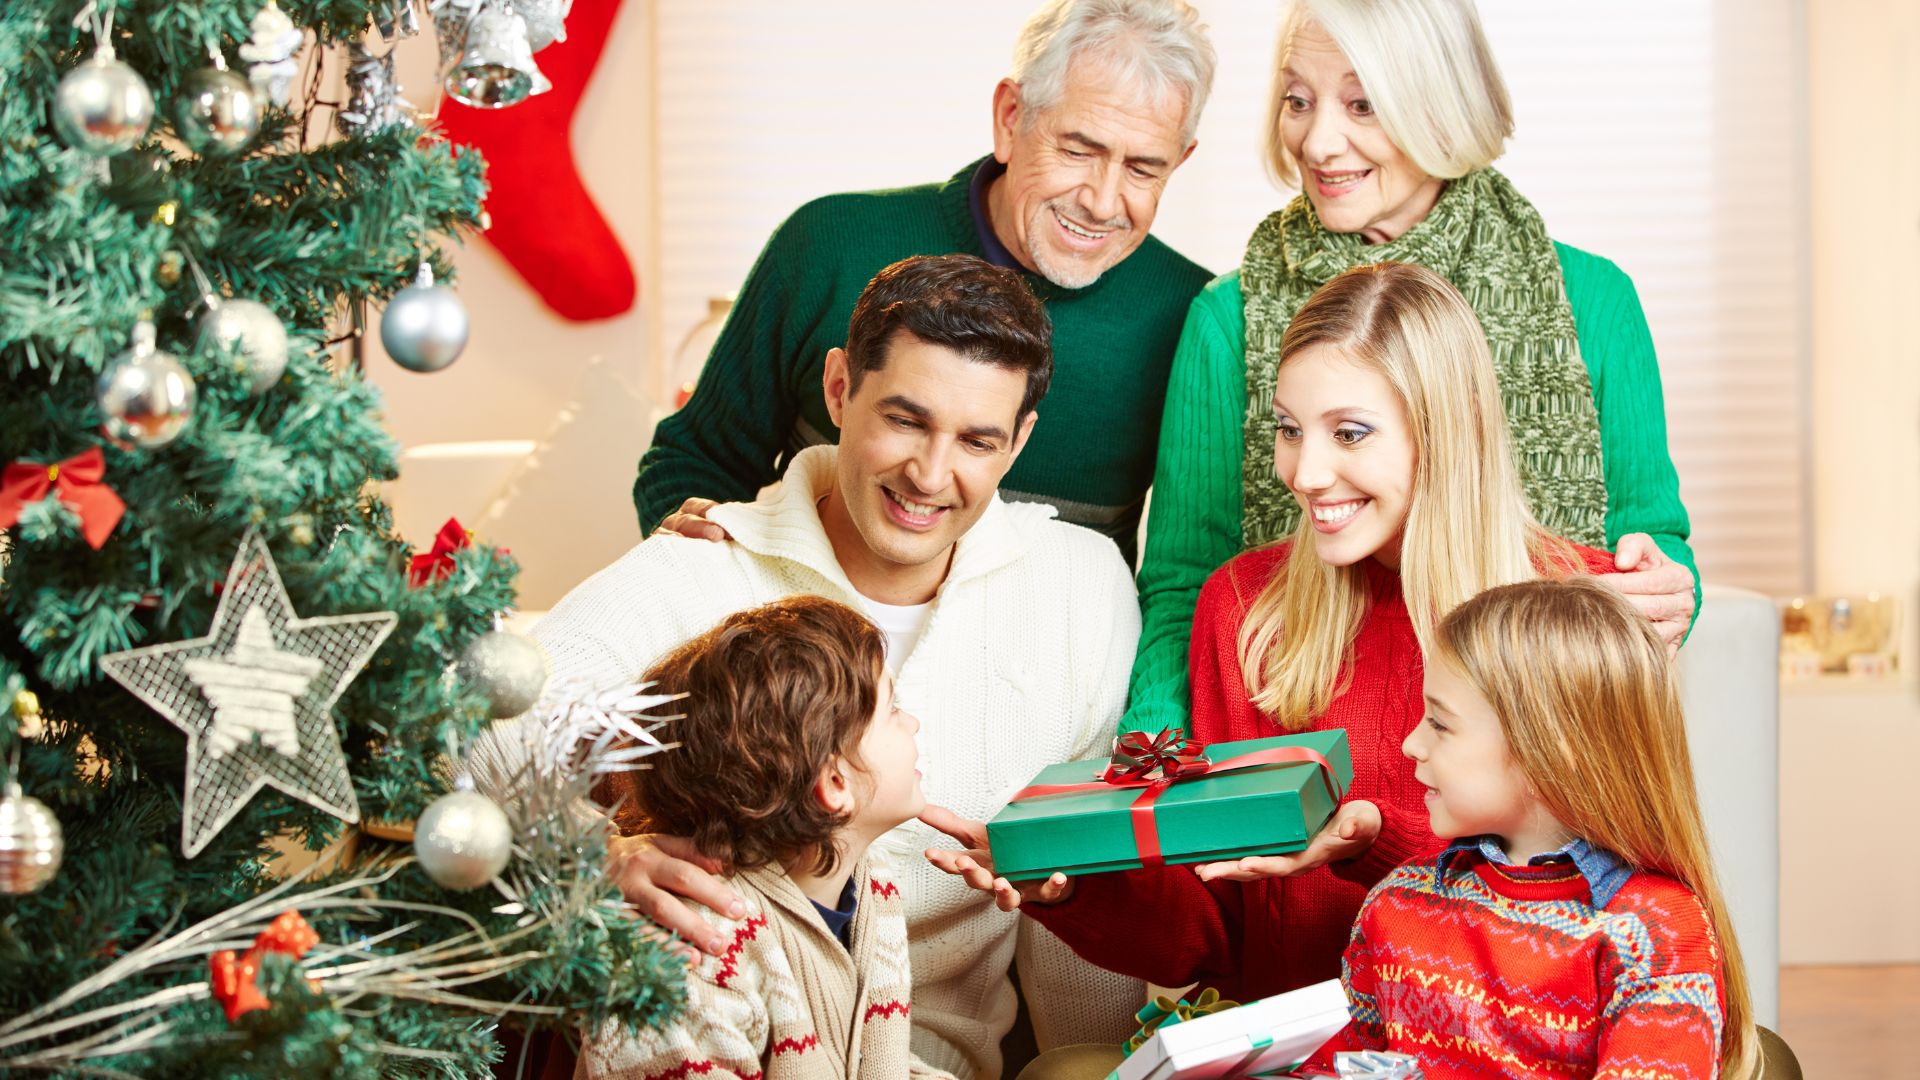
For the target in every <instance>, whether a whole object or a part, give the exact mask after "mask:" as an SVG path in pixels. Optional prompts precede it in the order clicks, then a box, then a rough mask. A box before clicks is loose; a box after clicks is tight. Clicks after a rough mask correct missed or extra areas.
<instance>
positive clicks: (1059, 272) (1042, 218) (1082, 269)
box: [1027, 199, 1133, 289]
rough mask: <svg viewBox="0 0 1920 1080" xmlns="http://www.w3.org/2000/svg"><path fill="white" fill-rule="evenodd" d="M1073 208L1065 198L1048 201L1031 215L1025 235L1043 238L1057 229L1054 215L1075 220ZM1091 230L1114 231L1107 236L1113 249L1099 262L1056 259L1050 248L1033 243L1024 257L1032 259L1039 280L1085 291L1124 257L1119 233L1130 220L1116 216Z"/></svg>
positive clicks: (1121, 238)
mask: <svg viewBox="0 0 1920 1080" xmlns="http://www.w3.org/2000/svg"><path fill="white" fill-rule="evenodd" d="M1072 209H1073V208H1072V204H1071V203H1069V202H1068V201H1066V200H1064V199H1050V200H1048V201H1047V202H1044V203H1041V204H1040V207H1039V209H1037V210H1035V211H1034V212H1033V217H1032V218H1031V219H1030V220H1028V222H1027V235H1028V236H1030V237H1040V236H1045V235H1047V232H1048V231H1049V230H1052V229H1056V228H1058V227H1059V226H1058V225H1057V224H1056V223H1055V220H1054V219H1055V216H1056V214H1058V216H1059V217H1061V218H1065V219H1066V220H1068V221H1072V220H1074V215H1073V212H1072ZM1093 227H1094V228H1096V229H1111V230H1113V232H1112V235H1110V236H1108V237H1107V242H1108V243H1109V244H1110V245H1112V246H1111V248H1110V249H1108V250H1107V251H1106V252H1105V253H1104V254H1103V255H1102V256H1101V257H1100V258H1099V261H1097V262H1096V261H1094V260H1093V259H1091V258H1072V257H1068V258H1064V259H1060V258H1055V256H1054V252H1053V249H1052V248H1051V247H1050V246H1049V245H1047V244H1043V243H1032V244H1029V245H1028V250H1027V254H1028V255H1029V256H1030V257H1031V258H1032V259H1033V268H1034V269H1035V270H1037V271H1039V273H1040V276H1041V277H1043V278H1046V279H1047V280H1048V281H1051V282H1053V283H1054V284H1055V285H1058V286H1060V287H1061V288H1063V289H1084V288H1086V287H1087V286H1089V285H1091V284H1093V283H1094V282H1096V281H1099V280H1100V275H1101V274H1104V273H1106V272H1107V271H1109V270H1111V269H1113V268H1114V267H1115V266H1116V265H1118V264H1119V262H1120V260H1121V259H1123V258H1125V257H1126V255H1127V251H1128V247H1127V245H1126V243H1125V242H1124V237H1123V236H1122V234H1123V233H1126V232H1129V231H1131V230H1132V229H1133V219H1132V218H1130V217H1128V216H1127V215H1125V214H1121V215H1120V216H1118V217H1114V218H1110V219H1108V220H1106V221H1102V222H1097V223H1094V226H1093Z"/></svg>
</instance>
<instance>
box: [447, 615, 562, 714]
mask: <svg viewBox="0 0 1920 1080" xmlns="http://www.w3.org/2000/svg"><path fill="white" fill-rule="evenodd" d="M453 673H454V677H455V678H457V679H459V680H460V682H461V683H462V684H464V685H466V686H470V687H472V688H474V689H475V690H478V691H480V692H481V693H483V694H485V695H486V696H487V715H488V716H491V717H492V718H493V719H495V720H505V719H506V718H507V717H509V716H519V715H520V714H521V713H523V712H526V711H527V710H528V709H531V708H533V703H534V702H536V701H538V700H540V691H542V690H545V689H546V688H547V654H546V651H545V650H543V649H541V648H540V646H539V645H537V644H535V643H534V640H533V639H532V638H529V637H522V636H521V635H519V634H515V633H512V632H510V631H507V630H491V631H488V632H487V633H484V634H481V635H480V636H479V637H477V638H474V639H473V640H472V641H470V642H468V643H467V647H466V648H464V649H462V650H460V659H459V660H457V661H455V662H454V665H453Z"/></svg>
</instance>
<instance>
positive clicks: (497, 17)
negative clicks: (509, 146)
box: [442, 5, 553, 109]
mask: <svg viewBox="0 0 1920 1080" xmlns="http://www.w3.org/2000/svg"><path fill="white" fill-rule="evenodd" d="M442 82H443V84H444V85H445V87H446V90H447V96H449V97H451V98H453V100H455V101H457V102H459V103H460V104H462V105H469V106H472V107H473V108H476V109H504V108H506V107H508V106H509V105H518V104H520V103H521V102H523V101H525V100H527V99H528V98H530V97H532V96H533V95H535V94H539V93H543V92H545V91H547V90H551V89H553V84H552V83H550V82H548V81H547V77H546V76H545V75H543V74H541V72H540V69H539V67H537V66H536V65H535V64H534V62H533V45H532V43H531V42H530V41H529V40H528V36H527V21H526V20H525V19H523V18H521V17H520V16H518V15H516V14H514V13H513V12H512V11H510V10H507V9H505V8H502V7H497V6H493V5H486V6H483V7H481V8H480V9H479V10H478V11H477V12H475V13H474V15H473V18H471V19H469V20H468V21H467V34H466V43H465V45H464V46H462V48H461V50H460V55H459V58H458V59H456V60H455V61H454V62H453V66H452V67H450V68H448V69H447V77H446V78H445V79H444V80H442Z"/></svg>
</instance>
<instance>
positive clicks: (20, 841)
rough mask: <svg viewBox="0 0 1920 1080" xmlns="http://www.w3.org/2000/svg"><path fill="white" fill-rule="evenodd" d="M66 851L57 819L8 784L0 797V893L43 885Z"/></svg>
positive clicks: (17, 893)
mask: <svg viewBox="0 0 1920 1080" xmlns="http://www.w3.org/2000/svg"><path fill="white" fill-rule="evenodd" d="M65 850H66V844H65V841H63V840H62V839H61V837H60V819H59V818H56V817H54V816H53V811H51V810H49V809H47V804H46V803H43V802H41V801H40V800H39V799H36V798H34V797H33V796H31V795H27V794H23V793H22V792H21V790H20V785H19V784H16V783H8V784H7V786H6V793H5V795H4V796H3V797H0V893H4V894H6V895H8V896H22V895H25V894H26V893H30V892H33V891H34V890H36V889H38V888H40V886H42V885H45V884H46V883H47V882H48V881H51V880H52V879H53V875H54V874H56V873H58V872H59V870H60V857H61V855H62V854H63V853H64V852H65Z"/></svg>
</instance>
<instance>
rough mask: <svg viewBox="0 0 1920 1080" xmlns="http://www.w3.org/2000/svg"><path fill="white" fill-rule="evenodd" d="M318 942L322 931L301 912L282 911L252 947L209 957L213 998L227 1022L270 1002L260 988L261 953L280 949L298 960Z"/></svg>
mask: <svg viewBox="0 0 1920 1080" xmlns="http://www.w3.org/2000/svg"><path fill="white" fill-rule="evenodd" d="M318 944H320V935H319V934H316V933H314V932H313V927H311V926H309V925H307V920H305V919H303V918H301V917H300V913H299V912H297V911H283V912H281V913H280V914H279V915H278V916H277V917H275V918H274V920H273V922H271V923H269V924H267V928H266V929H265V930H262V931H260V934H259V936H258V937H255V938H254V939H253V948H251V949H248V950H247V951H246V954H245V955H243V956H241V955H235V953H234V951H233V950H232V949H222V950H220V951H219V952H217V953H214V954H213V955H212V956H211V957H209V958H208V960H207V967H208V969H209V976H210V977H209V979H208V982H209V983H210V985H211V986H212V988H213V1000H215V1001H217V1002H219V1003H220V1007H221V1008H223V1009H225V1010H226V1013H227V1023H229V1024H231V1023H233V1022H234V1021H235V1020H238V1019H239V1018H240V1017H242V1016H244V1015H246V1014H247V1013H250V1012H252V1011H253V1010H255V1009H264V1008H266V1007H267V1006H268V1005H269V1004H270V1003H269V1002H268V1001H267V996H266V995H265V994H263V993H261V992H260V982H259V977H260V959H261V957H263V956H265V955H266V954H267V953H280V954H282V955H285V956H291V957H293V958H294V959H296V960H298V959H299V958H301V957H303V956H305V955H307V950H308V949H311V948H313V947H314V946H315V945H318Z"/></svg>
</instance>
